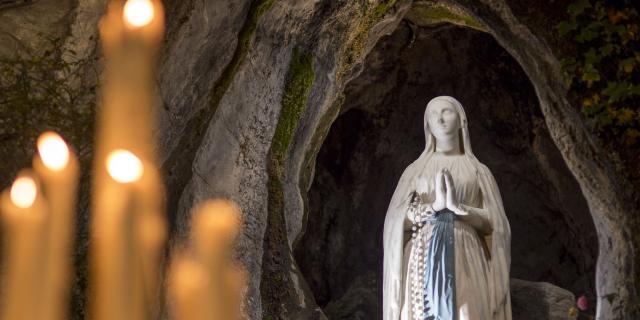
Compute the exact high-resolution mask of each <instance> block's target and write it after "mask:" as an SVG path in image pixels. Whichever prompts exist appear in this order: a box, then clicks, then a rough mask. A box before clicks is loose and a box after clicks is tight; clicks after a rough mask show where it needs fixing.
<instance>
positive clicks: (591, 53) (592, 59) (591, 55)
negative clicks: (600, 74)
mask: <svg viewBox="0 0 640 320" xmlns="http://www.w3.org/2000/svg"><path fill="white" fill-rule="evenodd" d="M600 60H602V57H601V56H600V55H599V54H598V51H597V50H596V48H590V49H589V50H588V51H587V52H586V53H585V54H584V63H585V64H591V65H593V64H597V63H599V62H600Z"/></svg>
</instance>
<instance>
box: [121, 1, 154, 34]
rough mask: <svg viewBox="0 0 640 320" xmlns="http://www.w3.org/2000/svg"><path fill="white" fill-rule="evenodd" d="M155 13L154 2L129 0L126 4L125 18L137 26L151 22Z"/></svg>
mask: <svg viewBox="0 0 640 320" xmlns="http://www.w3.org/2000/svg"><path fill="white" fill-rule="evenodd" d="M153 15H154V9H153V3H152V2H151V1H150V0H128V1H127V3H125V5H124V19H125V21H126V22H127V23H128V24H130V25H131V26H133V27H135V28H141V27H144V26H146V25H148V24H149V23H151V21H152V20H153Z"/></svg>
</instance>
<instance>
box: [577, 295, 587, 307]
mask: <svg viewBox="0 0 640 320" xmlns="http://www.w3.org/2000/svg"><path fill="white" fill-rule="evenodd" d="M576 305H577V306H578V309H580V310H582V311H585V310H587V308H588V307H589V303H587V297H585V296H584V294H583V295H581V296H580V297H579V298H578V300H577V301H576Z"/></svg>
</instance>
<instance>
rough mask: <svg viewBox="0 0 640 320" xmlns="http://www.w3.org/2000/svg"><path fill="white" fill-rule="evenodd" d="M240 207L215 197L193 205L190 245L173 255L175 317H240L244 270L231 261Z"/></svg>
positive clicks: (238, 224)
mask: <svg viewBox="0 0 640 320" xmlns="http://www.w3.org/2000/svg"><path fill="white" fill-rule="evenodd" d="M239 228H240V210H239V209H238V207H237V206H236V205H234V204H233V203H231V202H228V201H222V200H214V201H207V202H205V203H203V204H200V205H199V206H197V207H196V208H195V209H194V212H193V223H192V226H191V247H190V248H188V249H187V252H186V253H179V256H178V257H177V258H175V260H174V263H173V266H172V271H171V279H170V281H171V283H170V296H171V297H172V298H173V300H174V306H175V310H174V312H175V313H176V314H175V316H176V318H179V319H188V320H200V319H239V318H240V314H241V310H240V305H241V302H242V293H243V290H244V284H245V275H244V272H243V271H242V270H241V269H240V268H239V267H238V266H237V265H236V264H235V263H234V262H233V258H232V253H233V243H234V240H235V238H236V237H237V235H238V231H239Z"/></svg>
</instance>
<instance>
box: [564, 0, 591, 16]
mask: <svg viewBox="0 0 640 320" xmlns="http://www.w3.org/2000/svg"><path fill="white" fill-rule="evenodd" d="M590 7H591V3H589V0H578V1H576V2H574V3H572V4H570V5H569V6H568V7H567V13H569V14H570V15H571V16H572V17H577V16H579V15H580V14H582V13H583V12H584V10H585V9H587V8H590Z"/></svg>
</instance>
